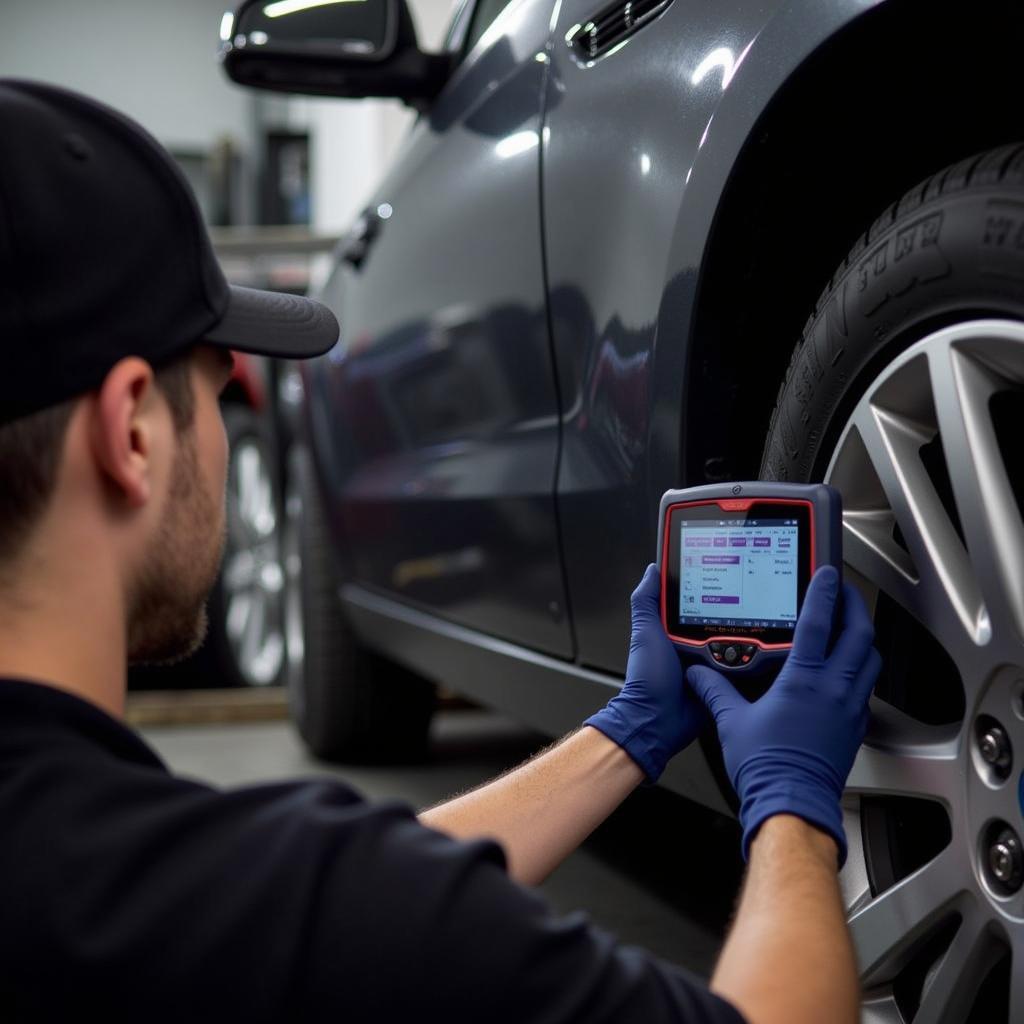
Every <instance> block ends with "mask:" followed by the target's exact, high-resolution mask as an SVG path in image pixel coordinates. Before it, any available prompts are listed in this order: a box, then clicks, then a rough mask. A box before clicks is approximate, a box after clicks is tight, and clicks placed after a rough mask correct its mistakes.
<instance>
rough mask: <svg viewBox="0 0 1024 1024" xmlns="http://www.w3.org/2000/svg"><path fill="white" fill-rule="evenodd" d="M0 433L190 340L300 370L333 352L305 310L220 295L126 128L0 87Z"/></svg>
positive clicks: (266, 297) (188, 208) (200, 229)
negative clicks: (128, 362) (291, 362)
mask: <svg viewBox="0 0 1024 1024" xmlns="http://www.w3.org/2000/svg"><path fill="white" fill-rule="evenodd" d="M0 139H2V140H3V143H2V145H0V422H8V421H10V420H12V419H15V418H17V417H19V416H23V415H26V414H28V413H30V412H34V411H36V410H39V409H42V408H45V407H46V406H49V405H54V404H56V403H57V402H61V401H64V400H65V399H68V398H72V397H74V396H75V395H79V394H82V393H84V392H86V391H89V390H90V389H92V388H94V387H98V386H99V385H100V384H101V383H102V381H103V378H104V377H105V376H106V374H107V373H108V371H109V370H110V368H111V367H112V366H113V365H114V364H115V363H116V362H117V361H118V360H120V359H122V358H124V357H125V356H129V355H136V356H140V357H142V358H143V359H146V360H147V361H149V362H151V363H153V364H154V365H159V364H160V363H161V362H166V361H167V360H168V359H170V358H172V357H173V356H175V355H176V354H178V353H180V352H182V351H184V350H185V349H187V348H189V347H191V346H192V345H195V344H197V343H199V342H207V343H209V344H212V345H219V346H222V347H224V348H231V349H237V350H239V351H243V352H254V353H258V354H262V355H268V356H283V357H285V358H289V359H303V358H308V357H310V356H316V355H320V354H321V353H323V352H326V351H327V350H328V349H329V348H331V347H332V346H333V345H334V344H335V342H336V341H337V340H338V323H337V321H336V320H335V318H334V315H333V314H332V313H331V311H330V310H329V309H327V307H326V306H323V305H321V304H320V303H319V302H314V301H312V300H311V299H306V298H301V297H299V296H295V295H285V294H281V293H278V292H267V291H259V290H257V289H254V288H241V287H238V286H235V285H229V284H228V283H227V281H226V280H225V278H224V274H223V273H222V271H221V269H220V266H219V265H218V263H217V259H216V257H215V256H214V253H213V247H212V245H211V244H210V239H209V236H208V235H207V232H206V227H205V225H204V224H203V220H202V217H201V216H200V213H199V208H198V207H197V205H196V201H195V198H194V196H193V195H192V191H191V189H190V188H189V185H188V183H187V181H186V180H185V177H184V175H183V174H182V173H181V171H180V170H179V168H178V167H177V165H176V164H175V163H174V162H173V160H172V159H171V158H170V156H169V155H168V154H167V152H166V151H165V150H164V149H163V148H162V147H161V146H160V144H159V143H158V142H157V141H156V140H155V139H154V138H153V137H152V136H151V135H149V133H148V132H146V131H145V130H144V129H143V128H141V127H140V126H139V125H138V124H136V123H135V122H134V121H132V120H131V119H129V118H128V117H125V116H124V115H123V114H120V113H118V112H117V111H116V110H112V109H111V108H110V107H107V106H104V105H103V104H101V103H98V102H96V101H95V100H92V99H89V98H88V97H86V96H82V95H80V94H79V93H75V92H71V91H68V90H66V89H60V88H57V87H55V86H52V85H47V84H44V83H42V82H31V81H20V80H12V79H6V78H0Z"/></svg>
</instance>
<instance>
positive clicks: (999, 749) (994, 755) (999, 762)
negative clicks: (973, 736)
mask: <svg viewBox="0 0 1024 1024" xmlns="http://www.w3.org/2000/svg"><path fill="white" fill-rule="evenodd" d="M978 747H979V749H980V750H981V756H982V758H983V759H984V760H985V761H986V762H987V763H988V764H991V765H994V766H995V767H997V768H1009V767H1010V743H1009V740H1008V739H1007V738H1006V733H1005V732H1004V731H1003V728H1002V726H999V725H991V726H989V727H988V728H987V729H986V730H985V731H984V732H983V733H982V735H981V739H980V740H979V741H978Z"/></svg>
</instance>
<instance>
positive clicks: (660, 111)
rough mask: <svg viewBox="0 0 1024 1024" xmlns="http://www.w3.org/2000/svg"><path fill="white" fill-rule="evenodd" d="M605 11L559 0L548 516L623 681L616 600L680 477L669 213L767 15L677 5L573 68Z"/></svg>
mask: <svg viewBox="0 0 1024 1024" xmlns="http://www.w3.org/2000/svg"><path fill="white" fill-rule="evenodd" d="M605 6H606V4H602V3H601V2H600V0H564V2H563V3H562V4H561V7H560V11H559V16H558V22H557V25H556V26H555V31H554V33H553V36H552V42H551V51H550V59H551V70H550V83H549V87H548V95H549V96H558V97H559V102H558V103H556V104H549V107H548V109H547V112H546V118H545V126H544V148H543V168H544V181H543V190H544V210H545V237H546V245H547V249H546V255H547V267H548V280H549V294H550V304H551V322H552V335H553V344H554V348H555V356H556V362H557V366H558V379H559V387H560V391H561V395H562V400H563V427H564V430H563V450H562V459H561V466H560V470H559V480H558V495H559V498H558V500H559V514H560V517H561V522H562V527H563V537H564V548H563V552H564V558H565V565H566V575H567V579H568V582H569V591H570V598H571V601H572V607H573V614H574V622H575V628H576V639H577V644H578V651H579V659H580V661H581V662H582V663H583V664H586V665H589V666H593V667H596V668H601V669H605V670H609V671H615V672H621V671H622V670H623V668H624V664H625V655H626V651H625V649H624V647H623V644H622V642H621V638H622V636H623V635H624V634H625V632H626V630H627V629H628V623H629V618H628V616H629V607H628V602H627V601H626V600H625V595H627V594H628V593H629V591H630V589H631V588H632V587H633V586H634V585H635V584H636V581H637V580H638V579H639V577H640V575H641V573H642V572H643V568H644V566H645V565H646V564H647V563H648V562H649V561H651V560H652V559H653V557H654V544H655V537H656V522H655V519H656V515H655V514H656V511H657V507H658V499H659V498H660V496H661V493H662V492H663V491H664V490H665V489H667V488H668V487H670V486H679V485H680V482H681V481H680V470H681V466H680V461H679V452H680V437H679V432H678V431H679V409H678V404H679V401H680V399H681V394H680V388H681V384H682V380H683V376H684V372H685V350H686V341H687V333H688V328H689V316H690V312H691V310H692V303H693V296H694V293H695V287H696V267H695V266H693V265H690V266H686V267H672V266H670V264H669V256H670V252H671V249H672V244H673V241H674V238H675V235H676V232H677V214H678V210H679V206H680V201H681V196H682V194H683V192H684V190H685V188H686V184H687V180H688V174H689V170H690V168H691V167H692V166H693V163H694V160H695V157H696V154H697V153H698V151H699V149H700V146H701V143H702V136H703V135H705V134H706V132H707V129H708V127H709V124H710V120H711V118H712V116H713V114H714V110H715V105H716V103H717V102H718V100H719V99H720V97H721V94H722V91H723V88H724V86H725V85H727V84H728V80H729V77H730V76H731V74H732V73H734V71H735V69H736V67H737V66H738V64H739V62H741V61H742V57H743V53H744V51H745V49H746V48H747V47H748V45H749V44H750V42H751V40H752V39H753V38H754V36H755V35H756V32H757V29H758V27H759V26H760V24H761V22H762V21H763V18H764V13H763V12H762V11H761V10H759V9H758V5H756V4H755V5H751V4H746V5H742V4H732V5H731V7H732V10H731V11H730V16H729V17H728V18H723V17H722V12H721V11H720V10H718V9H715V8H709V7H707V5H704V4H700V3H696V2H693V0H674V2H673V3H671V4H670V5H669V6H668V8H667V9H666V10H665V11H664V13H662V14H661V15H660V16H659V17H657V18H655V19H654V20H652V21H651V22H649V23H648V24H646V25H645V26H643V27H642V28H640V29H639V30H638V31H636V32H635V33H634V34H633V35H631V36H629V37H628V38H627V39H626V40H625V42H624V43H622V44H620V45H619V46H618V47H617V48H616V49H613V50H612V51H611V52H610V53H608V54H607V56H604V57H601V58H600V59H598V60H597V61H594V62H588V61H585V60H582V59H580V56H579V55H578V54H576V53H574V51H573V50H572V49H571V48H570V46H569V45H568V44H567V42H566V36H567V34H569V33H570V31H571V30H572V29H573V27H574V26H578V25H581V24H584V25H585V24H586V23H587V22H588V21H589V20H590V19H591V18H592V16H594V15H595V14H597V13H598V12H599V10H600V9H602V8H603V7H605ZM722 26H728V28H727V29H723V27H722ZM666 310H677V311H678V313H677V319H676V320H675V322H674V323H673V329H672V330H671V331H670V332H665V331H664V329H659V325H662V324H663V323H664V318H665V313H666ZM665 348H671V350H672V353H671V356H670V357H669V358H666V357H665V354H663V353H662V352H661V351H660V349H665ZM667 389H670V390H669V393H668V394H666V390H667ZM597 551H599V552H600V553H601V554H600V557H594V553H595V552H597Z"/></svg>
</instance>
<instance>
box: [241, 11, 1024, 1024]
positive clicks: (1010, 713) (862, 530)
mask: <svg viewBox="0 0 1024 1024" xmlns="http://www.w3.org/2000/svg"><path fill="white" fill-rule="evenodd" d="M280 6H281V5H279V4H269V5H260V4H253V3H249V4H246V5H243V7H242V8H241V9H240V11H239V14H238V15H237V17H236V20H235V22H234V24H233V25H231V26H229V29H228V31H227V33H226V39H225V44H224V51H223V52H224V59H225V62H226V65H227V67H228V70H229V72H230V73H231V74H232V75H233V76H234V77H236V78H237V79H238V80H239V81H243V82H246V83H247V84H250V85H254V86H257V87H265V88H277V89H283V90H292V91H300V92H302V91H305V92H322V93H327V94H333V95H347V96H358V95H397V96H402V97H403V98H405V99H406V100H407V101H408V102H410V103H411V104H413V105H414V106H416V107H417V109H418V110H419V112H420V116H419V118H418V120H417V122H416V125H415V127H414V128H413V130H412V132H411V134H410V136H409V137H408V139H407V140H406V142H405V145H404V148H403V149H402V152H401V154H400V156H399V158H398V160H397V162H396V163H395V165H394V167H393V169H392V171H391V173H390V174H389V175H388V177H387V178H386V179H385V181H384V182H383V183H382V184H381V186H380V188H379V189H378V190H377V192H376V194H375V196H374V197H373V199H372V201H371V202H370V204H369V205H368V207H367V209H366V211H365V213H364V214H363V216H362V217H361V218H360V220H359V222H358V223H357V225H356V226H355V227H354V228H353V230H352V232H351V234H350V236H349V237H348V238H347V239H346V240H345V242H344V243H343V244H342V246H341V248H340V249H339V251H338V254H337V261H336V266H335V269H334V272H333V274H332V276H331V278H330V280H329V282H328V283H327V285H326V287H325V289H324V291H323V294H322V296H321V298H322V299H323V300H324V301H325V302H327V303H328V304H329V305H330V306H331V307H332V309H334V310H335V312H336V313H337V315H338V318H339V320H340V322H341V324H342V329H343V337H342V340H341V342H340V343H339V344H338V346H337V347H336V348H335V349H334V350H333V351H332V352H331V353H330V354H329V355H327V356H326V357H324V358H323V359H321V360H319V361H318V362H316V363H314V364H313V365H311V366H310V367H308V369H307V370H306V371H305V377H304V383H305V392H306V409H307V413H308V430H307V433H308V452H307V450H305V449H301V450H299V449H297V450H296V451H295V453H294V455H293V458H292V460H291V465H292V473H291V475H290V478H291V481H292V483H291V487H292V501H291V504H290V508H291V511H292V514H293V517H294V519H293V521H294V522H295V523H296V524H297V526H298V543H299V546H300V547H301V549H302V550H301V554H302V556H303V563H302V564H303V565H304V567H305V571H304V573H303V575H302V580H301V588H298V587H297V586H293V587H292V590H291V594H292V606H291V607H292V612H293V618H292V623H293V626H294V629H293V643H292V650H293V651H296V650H298V648H299V647H300V646H301V645H302V644H303V643H304V647H305V666H304V669H303V670H302V672H301V673H300V674H299V675H298V677H297V679H296V681H295V686H294V689H293V693H294V704H295V711H296V717H297V720H298V723H299V726H300V728H301V730H302V732H303V735H304V736H305V738H306V740H307V742H308V743H309V744H310V746H311V747H312V749H313V750H314V751H315V752H317V753H319V754H321V755H324V756H341V757H353V756H363V757H367V756H371V757H372V756H378V757H385V756H393V755H395V754H399V755H402V754H406V755H408V754H411V753H413V752H415V751H416V750H418V749H421V748H422V744H423V742H424V737H425V733H426V727H427V724H428V722H429V716H430V712H431V708H432V695H431V692H430V689H429V686H428V684H426V683H425V682H424V680H425V679H429V680H436V681H440V682H443V683H444V684H445V685H447V686H449V687H452V688H454V689H456V690H458V691H461V692H464V693H466V694H469V695H471V696H473V697H475V698H477V699H478V700H480V701H482V702H484V703H486V704H489V705H492V706H494V707H496V708H500V709H502V710H504V711H506V712H509V713H511V714H513V715H515V716H517V717H519V718H521V719H522V720H524V721H526V722H529V723H531V724H533V725H535V726H537V727H539V728H541V729H543V730H546V731H548V732H550V733H552V734H557V733H559V732H561V731H563V730H565V729H568V728H570V727H572V726H574V725H576V724H577V723H578V722H579V721H580V719H581V718H582V717H583V716H585V715H586V714H587V713H588V712H590V711H591V710H592V709H593V708H595V707H596V706H598V705H599V704H601V703H602V702H603V701H605V700H606V699H607V697H608V696H609V695H610V694H611V693H613V692H614V691H615V688H616V687H617V686H618V685H619V682H620V679H621V674H622V671H623V667H624V662H625V654H626V643H625V641H626V636H627V630H628V602H627V596H628V594H629V592H630V590H631V588H632V587H633V585H634V584H635V582H636V581H637V580H638V579H639V577H640V575H641V572H642V570H643V567H644V565H645V564H646V563H647V562H648V561H650V560H651V558H652V557H653V553H654V540H655V532H656V522H655V514H656V510H657V507H658V498H659V496H660V495H661V493H662V492H663V491H664V490H665V489H667V488H669V487H674V486H683V485H693V484H700V483H705V482H709V481H720V480H725V479H730V478H746V477H756V476H758V475H761V476H764V477H769V478H782V479H790V480H801V481H808V480H822V479H824V480H827V481H829V482H831V483H832V484H833V485H835V486H837V487H838V488H839V489H840V490H841V491H842V493H843V497H844V503H845V507H846V514H845V526H846V529H845V536H844V545H845V557H846V562H847V574H848V576H849V577H850V578H852V579H853V580H854V581H855V582H857V583H858V585H860V586H861V587H862V588H863V590H864V593H865V595H866V596H867V597H868V598H869V599H870V602H871V607H872V608H873V609H874V614H875V623H876V628H877V633H878V643H879V646H880V649H881V651H882V654H883V657H884V660H885V670H884V673H883V676H882V678H881V680H880V681H879V684H878V688H877V692H876V697H875V699H874V701H873V721H872V726H871V730H870V734H869V737H868V740H867V743H866V744H865V746H864V748H863V750H862V752H861V755H860V757H859V759H858V761H857V764H856V766H855V768H854V771H853V774H852V777H851V779H850V785H849V789H848V792H847V798H846V803H845V807H846V812H847V832H848V837H849V841H850V858H849V861H848V863H847V865H846V867H845V869H844V871H843V879H842V880H843V887H844V892H845V896H846V899H847V902H848V905H849V910H850V917H851V925H852V930H853V934H854V938H855V941H856V944H857V949H858V954H859V957H860V961H861V965H862V968H863V979H864V984H865V989H866V992H867V996H866V1004H865V1020H869V1021H872V1022H903V1024H906V1022H910V1021H913V1022H914V1024H925V1022H938V1021H942V1022H963V1021H982V1020H983V1021H986V1022H988V1021H1006V1020H1014V1021H1017V1020H1024V888H1022V881H1024V859H1022V851H1021V845H1020V836H1021V834H1022V828H1024V821H1022V818H1021V803H1020V800H1019V798H1018V789H1019V786H1020V783H1021V763H1020V760H1019V758H1020V756H1021V755H1022V754H1024V524H1022V518H1021V507H1022V504H1024V502H1022V498H1024V444H1022V437H1024V434H1022V430H1021V428H1022V426H1024V422H1022V421H1024V403H1022V402H1021V393H1022V389H1024V146H1020V145H1018V142H1019V141H1020V140H1021V139H1024V113H1022V106H1021V103H1020V96H1021V92H1020V76H1019V67H1020V54H1021V52H1022V44H1024V11H1022V8H1021V5H1020V4H1019V3H1017V2H1014V3H1010V2H987V0H975V2H974V3H971V4H964V3H958V4H948V3H940V2H933V3H927V4H925V3H915V2H910V0H885V2H877V3H874V2H871V0H828V2H822V0H764V2H758V0H721V2H718V3H710V2H708V0H621V2H613V3H607V2H606V0H512V2H511V3H507V4H506V3H505V0H467V2H466V3H464V4H463V6H462V7H461V8H460V9H459V11H458V13H457V14H456V16H455V18H454V21H453V23H452V26H451V30H450V32H449V36H448V41H447V45H446V51H445V52H444V53H443V54H440V55H424V54H422V53H421V52H420V51H419V50H418V49H417V47H416V44H415V35H414V33H413V30H412V26H411V22H410V20H409V17H408V14H407V12H406V11H405V7H404V4H403V2H402V0H368V2H367V3H365V4H357V5H354V4H340V5H332V4H323V3H321V4H315V5H314V4H301V3H300V4H292V5H291V10H292V13H290V14H289V15H288V16H287V17H281V16H280V14H281V12H280V11H278V12H277V14H278V17H277V18H276V19H272V18H270V17H268V16H267V12H269V11H270V8H272V7H274V8H277V7H280ZM355 8H359V10H358V12H354V10H353V9H355ZM282 23H288V24H289V27H288V28H287V29H285V28H283V27H282ZM773 410H774V411H773ZM291 564H293V566H295V567H297V566H298V564H299V563H298V560H297V559H295V560H293V562H292V563H291ZM295 579H296V580H297V579H298V576H296V577H295ZM300 597H304V598H305V603H306V607H305V612H306V614H305V617H304V625H303V619H302V618H301V617H300V616H299V615H298V610H299V603H298V602H299V598H300ZM399 666H401V667H399ZM666 784H667V785H669V786H670V787H672V788H673V789H676V790H678V791H680V792H682V793H685V794H686V795H688V796H690V797H692V798H694V799H696V800H699V801H701V802H703V803H705V804H707V805H708V806H710V807H713V808H716V809H719V810H722V811H728V810H729V809H730V807H731V806H732V795H731V792H730V790H729V787H728V783H727V782H726V781H725V779H724V777H723V774H722V772H721V769H720V765H719V764H718V763H717V761H716V758H715V756H714V748H713V746H709V745H707V744H705V745H704V746H696V745H695V746H694V747H692V748H691V749H690V750H688V751H686V752H685V753H684V754H682V755H680V756H679V757H678V758H676V760H675V762H674V763H673V765H672V766H671V767H670V770H669V772H668V773H666Z"/></svg>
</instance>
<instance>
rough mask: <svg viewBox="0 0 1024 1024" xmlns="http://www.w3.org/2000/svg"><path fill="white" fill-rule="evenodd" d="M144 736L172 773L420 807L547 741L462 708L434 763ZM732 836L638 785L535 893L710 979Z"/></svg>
mask: <svg viewBox="0 0 1024 1024" xmlns="http://www.w3.org/2000/svg"><path fill="white" fill-rule="evenodd" d="M145 736H146V738H147V739H148V740H149V742H150V743H151V744H152V745H153V746H154V747H155V748H156V750H157V751H158V752H159V753H160V754H161V756H162V757H163V758H164V760H165V761H166V762H167V763H168V765H169V766H170V767H171V768H172V769H173V770H175V771H177V772H179V773H181V774H183V775H189V776H192V777H194V778H199V779H203V780H205V781H207V782H211V783H214V784H216V785H223V786H231V785H240V784H244V783H249V782H259V781H265V780H270V779H281V778H285V777H289V776H291V777H294V776H302V775H322V774H334V775H337V776H339V777H341V778H344V779H346V780H347V781H348V782H349V783H350V784H351V785H353V786H355V787H356V788H357V789H358V790H360V791H361V792H362V793H364V794H366V795H367V796H369V797H371V798H382V797H388V798H400V799H403V800H407V801H409V802H410V803H411V804H412V805H413V806H414V807H417V808H422V807H426V806H429V805H431V804H433V803H437V802H438V801H440V800H443V799H445V798H446V797H448V796H450V795H452V794H454V793H458V792H460V791H462V790H465V789H467V788H469V787H471V786H474V785H477V784H478V783H480V782H482V781H484V780H486V779H488V778H490V777H492V776H494V775H496V774H497V773H498V772H500V771H502V770H504V769H505V768H508V767H510V766H512V765H514V764H516V763H518V762H519V761H521V760H522V759H523V758H525V757H527V756H529V755H530V754H531V753H533V752H534V751H535V750H537V749H538V748H539V747H541V746H543V745H544V744H545V743H546V742H547V740H546V739H545V738H543V737H541V736H538V735H537V734H536V733H533V732H530V731H528V730H525V729H523V728H522V727H520V726H518V725H516V724H515V723H512V722H510V721H509V720H507V719H505V718H502V717H500V716H498V715H495V714H491V713H489V712H484V711H464V710H459V711H445V712H442V713H440V714H439V715H438V716H437V719H436V721H435V725H434V742H433V749H432V755H431V759H430V761H429V762H428V763H427V764H424V765H417V766H414V767H402V768H350V767H341V768H334V767H332V766H327V765H323V764H319V763H317V762H316V761H313V760H311V759H310V758H309V757H308V756H307V755H306V753H305V751H304V749H303V748H302V746H301V744H300V742H299V740H298V739H297V737H296V735H295V733H294V732H293V730H292V727H291V725H290V724H289V723H287V722H266V723H263V722H260V723H254V724H241V725H200V726H173V727H154V728H148V729H146V730H145ZM738 837H739V832H738V828H737V826H736V825H735V823H734V822H732V821H728V820H725V819H723V818H721V817H719V816H718V815H714V814H711V813H710V812H707V811H705V810H704V809H703V808H700V807H698V806H696V805H694V804H691V803H689V802H688V801H685V800H682V799H680V798H679V797H676V796H674V795H673V794H671V793H667V792H664V791H662V790H660V789H650V788H645V789H642V790H639V791H638V792H637V793H636V794H634V796H633V797H631V798H630V799H629V800H628V801H627V802H626V803H625V804H624V805H623V806H622V808H620V810H619V811H618V812H616V814H615V815H613V816H612V818H610V819H609V821H608V822H606V824H605V825H604V826H602V828H601V829H599V830H598V831H597V832H596V833H595V834H594V836H592V837H591V839H590V840H589V841H588V842H587V843H586V844H585V845H584V847H583V848H582V849H580V850H579V851H577V853H575V854H574V855H573V856H572V857H570V858H569V860H567V861H566V863H565V864H563V865H562V867H561V868H559V869H558V871H556V872H555V873H554V874H553V875H552V876H551V878H550V879H548V881H547V882H545V883H544V885H543V887H542V889H543V891H544V893H545V894H546V895H547V897H548V899H549V900H550V901H551V903H552V905H553V906H554V907H555V908H556V909H558V910H560V911H569V910H577V909H583V910H585V911H587V912H588V913H589V914H590V916H591V917H592V918H593V920H594V921H595V922H596V923H597V924H599V925H600V926H602V927H604V928H607V929H609V930H611V931H613V932H614V933H616V934H617V935H618V936H619V937H620V938H621V939H622V940H623V941H624V942H629V943H635V944H638V945H642V946H645V947H646V948H648V949H650V950H652V951H653V952H655V953H657V954H658V955H660V956H663V957H666V958H668V959H670V960H673V961H675V962H676V963H680V964H682V965H684V966H686V967H688V968H689V969H691V970H693V971H695V972H696V973H698V974H702V975H707V974H708V973H710V970H711V968H712V965H713V963H714V956H715V951H716V949H717V947H718V945H719V943H720V940H721V936H722V935H723V933H724V929H725V927H726V923H727V921H728V918H729V915H730V912H731V908H732V906H733V903H734V898H735V892H736V886H737V884H738V880H739V876H740V871H741V863H740V860H739V855H738V848H739V838H738Z"/></svg>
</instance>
